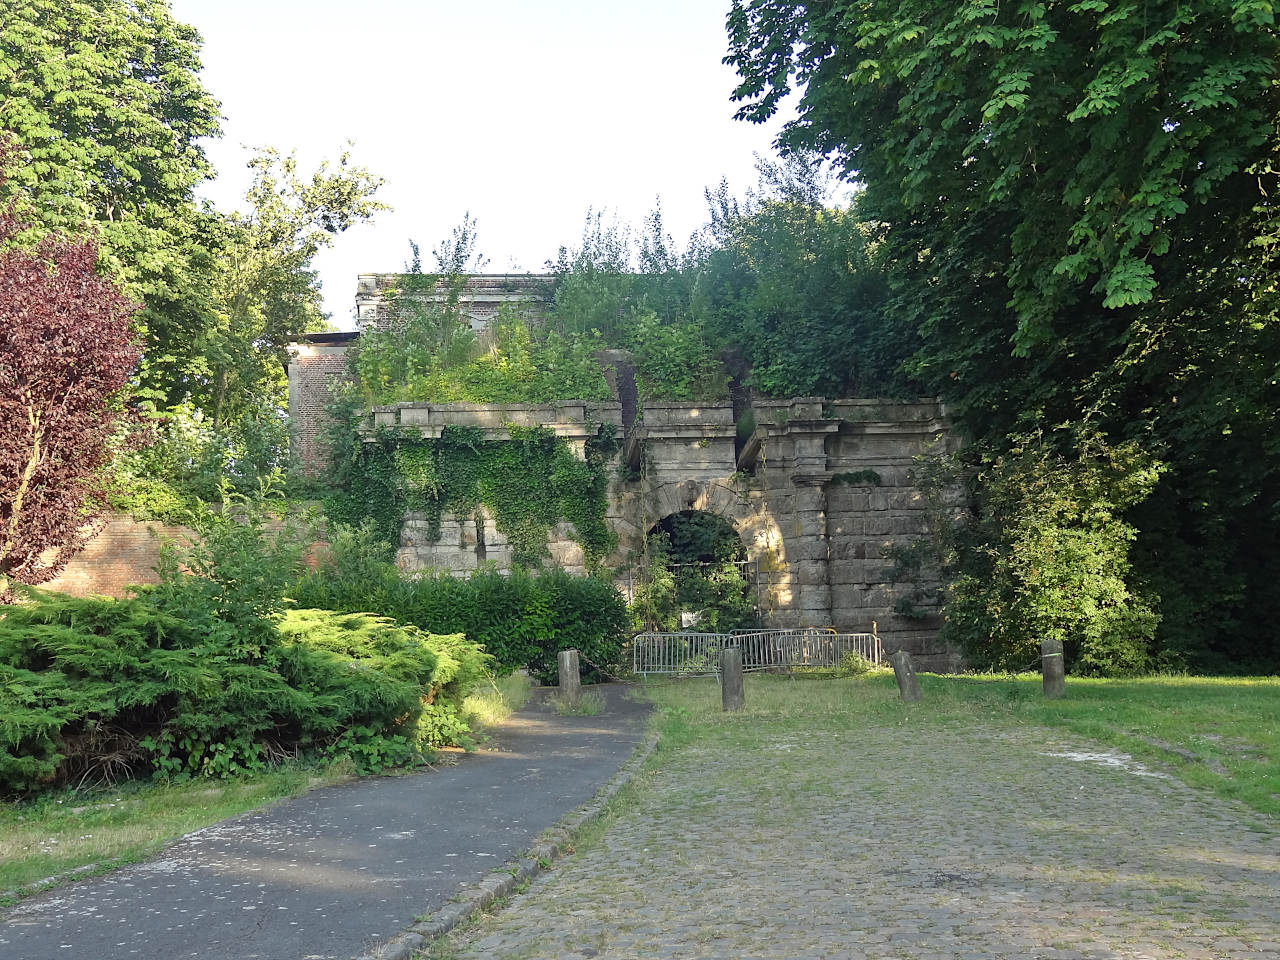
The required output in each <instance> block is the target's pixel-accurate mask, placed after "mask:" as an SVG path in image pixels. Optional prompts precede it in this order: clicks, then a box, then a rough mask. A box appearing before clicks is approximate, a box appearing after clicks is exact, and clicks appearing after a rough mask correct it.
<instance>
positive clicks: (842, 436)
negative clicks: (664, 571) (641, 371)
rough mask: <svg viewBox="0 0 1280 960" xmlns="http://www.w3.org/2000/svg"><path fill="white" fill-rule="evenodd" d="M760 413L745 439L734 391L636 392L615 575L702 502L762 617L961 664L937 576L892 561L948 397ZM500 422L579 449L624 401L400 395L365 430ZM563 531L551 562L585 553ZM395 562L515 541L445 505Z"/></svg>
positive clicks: (619, 481)
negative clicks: (721, 526) (914, 576)
mask: <svg viewBox="0 0 1280 960" xmlns="http://www.w3.org/2000/svg"><path fill="white" fill-rule="evenodd" d="M753 413H754V416H755V421H756V424H757V426H756V430H755V432H754V434H753V435H752V436H751V437H750V438H748V439H746V441H745V443H744V442H743V441H741V440H739V439H737V438H736V436H735V434H736V427H735V421H734V417H733V412H732V409H731V407H730V405H729V403H728V402H727V401H725V402H716V403H711V404H689V403H653V402H650V403H647V404H645V406H644V410H643V412H642V414H641V416H640V418H639V419H638V420H637V421H636V423H635V424H634V425H633V426H632V427H631V429H629V430H628V431H627V433H626V436H625V440H624V444H623V448H622V451H621V453H620V454H619V458H620V461H621V462H620V463H619V464H616V465H615V466H616V467H617V469H611V476H612V479H611V482H610V488H609V504H608V515H607V521H608V523H609V526H610V528H611V529H612V530H613V532H614V533H615V535H616V536H617V538H618V549H617V551H616V552H615V554H614V555H613V556H611V557H609V558H608V559H607V561H606V562H607V564H608V565H609V566H610V567H611V568H613V569H614V570H616V571H617V572H618V575H619V586H620V587H622V588H623V589H626V588H627V587H628V585H629V578H628V574H627V570H628V568H629V567H630V566H631V564H632V563H633V561H634V559H635V557H637V556H638V555H639V554H640V552H641V550H642V547H643V543H644V538H645V536H646V534H647V533H648V532H649V531H651V530H652V529H653V528H654V526H656V525H657V524H658V523H659V522H660V521H662V520H663V519H664V518H666V517H668V516H671V515H672V514H675V513H680V512H682V511H685V510H702V511H706V512H709V513H713V514H715V515H717V516H720V517H722V518H723V519H725V520H727V521H729V522H730V523H732V524H733V526H734V528H735V529H736V530H737V532H738V535H739V536H740V537H741V538H742V541H743V543H744V544H745V546H746V550H747V555H748V557H749V559H751V560H753V561H755V567H756V569H757V570H758V577H759V582H760V595H761V607H762V609H761V614H762V616H763V618H764V620H765V622H766V623H767V624H771V625H775V626H779V627H794V626H832V627H835V628H836V629H838V630H841V631H851V632H863V631H868V630H870V629H871V627H872V624H873V622H874V623H875V624H876V625H877V628H878V631H879V633H880V636H881V638H882V639H883V641H884V643H885V646H886V650H887V651H888V652H892V651H893V650H896V649H899V648H902V649H907V650H910V651H911V652H912V654H913V655H915V656H916V657H917V659H918V662H919V663H920V665H921V667H923V668H924V669H946V668H954V667H955V666H957V665H958V663H959V658H958V657H957V656H956V655H955V654H954V653H953V652H952V651H949V650H946V649H944V648H942V647H941V646H940V645H939V643H938V640H937V635H938V626H939V620H938V617H937V612H936V607H935V606H934V599H933V595H934V589H933V588H935V587H936V586H937V584H936V582H910V583H908V582H896V583H895V582H893V580H892V579H891V577H890V574H889V569H890V567H891V566H892V561H891V559H890V558H889V556H888V554H889V551H891V550H892V549H893V548H894V546H895V545H905V544H906V543H908V542H910V541H911V540H913V539H914V538H916V537H918V536H919V535H920V534H923V533H924V532H925V530H926V527H927V520H926V503H925V500H924V496H923V494H922V493H921V491H920V490H919V489H918V488H917V487H916V485H915V483H914V480H913V476H914V471H915V469H916V466H917V465H916V462H915V458H917V457H920V456H923V455H927V454H930V453H937V452H941V451H944V450H952V449H954V448H955V447H956V445H957V442H958V441H957V440H956V438H955V437H954V436H953V435H951V434H950V433H949V430H948V422H947V419H946V416H945V413H944V411H943V410H942V408H941V406H940V405H939V404H937V403H935V402H919V403H901V402H893V401H881V400H836V401H824V400H822V399H820V398H797V399H791V400H785V401H757V402H756V403H755V404H754V409H753ZM508 423H516V424H521V425H532V424H534V423H537V424H541V425H543V426H548V427H550V428H551V429H553V430H554V431H555V432H556V433H557V434H558V435H560V436H563V437H565V438H566V439H567V440H569V442H570V443H571V445H573V447H574V448H575V449H576V450H577V451H578V453H579V455H581V454H582V450H583V444H584V443H585V441H586V439H587V438H588V437H589V436H593V435H594V434H595V431H596V429H597V426H598V424H600V423H612V424H614V425H615V426H616V425H619V424H620V423H621V407H620V405H619V404H617V403H605V404H589V403H582V402H577V401H573V402H568V403H559V404H551V405H546V406H531V405H523V404H512V405H501V406H498V405H484V404H427V403H418V404H397V405H394V406H389V407H379V408H376V409H375V410H373V411H372V412H371V414H370V420H369V431H370V435H372V431H373V430H374V429H375V427H376V426H382V427H395V428H397V429H399V430H401V431H406V432H408V433H409V434H410V435H418V436H422V437H425V438H431V437H438V436H439V435H440V431H441V430H442V429H443V427H444V426H446V425H448V424H459V425H465V426H473V427H480V428H481V429H483V430H484V431H485V434H486V436H488V437H490V438H492V439H504V438H505V436H506V430H505V425H506V424H508ZM624 467H625V469H623V468H624ZM569 534H570V530H569V528H568V527H567V526H566V525H560V526H559V527H557V528H556V529H555V530H554V531H553V532H552V536H551V540H550V544H549V547H550V551H551V555H552V562H553V563H555V564H557V565H559V566H562V567H565V568H566V569H568V570H570V571H573V572H581V571H582V569H583V556H582V550H581V548H580V547H579V546H578V544H577V543H575V542H574V541H573V540H572V539H571V538H570V535H569ZM398 559H399V563H400V565H401V566H402V567H403V568H404V569H406V570H411V571H419V570H425V569H446V570H450V571H453V572H457V573H461V572H466V571H469V570H473V569H475V568H476V567H477V566H479V565H480V564H481V563H486V562H489V563H495V564H496V565H497V566H498V568H499V569H509V567H510V564H511V550H510V546H509V544H508V543H507V542H506V539H505V538H504V537H503V536H502V535H501V534H500V533H499V532H498V530H497V529H496V527H495V525H494V522H493V518H492V517H489V516H488V515H486V514H485V513H484V512H483V510H481V511H478V512H477V513H476V514H475V515H472V516H465V517H460V516H454V515H450V514H445V515H444V516H443V518H442V521H441V525H440V536H439V537H438V538H437V539H434V540H433V539H431V536H430V529H429V525H428V523H427V519H426V517H425V516H420V515H416V514H413V513H410V514H409V515H407V516H406V518H405V524H404V528H403V531H402V535H401V542H400V547H399V554H398ZM904 598H911V599H912V603H911V606H913V607H915V608H916V609H915V610H913V611H912V615H911V616H904V615H903V614H902V613H901V612H899V611H898V610H897V609H896V608H897V607H898V606H899V601H900V600H902V599H904Z"/></svg>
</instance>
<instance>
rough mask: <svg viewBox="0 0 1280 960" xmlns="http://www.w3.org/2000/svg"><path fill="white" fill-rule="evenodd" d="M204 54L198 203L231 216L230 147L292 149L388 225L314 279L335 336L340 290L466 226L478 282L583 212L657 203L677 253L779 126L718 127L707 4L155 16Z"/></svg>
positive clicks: (569, 1)
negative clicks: (211, 128) (207, 137)
mask: <svg viewBox="0 0 1280 960" xmlns="http://www.w3.org/2000/svg"><path fill="white" fill-rule="evenodd" d="M171 2H172V7H173V11H174V14H175V15H176V16H177V17H178V19H180V20H182V21H184V22H186V23H190V24H192V25H194V26H195V27H196V28H197V29H198V30H199V31H200V32H201V34H202V35H203V36H204V52H203V60H204V74H203V76H204V82H205V85H206V87H207V88H208V89H209V91H210V92H211V93H212V94H213V95H214V96H215V97H217V98H218V99H219V100H221V102H222V111H223V114H224V117H225V119H224V123H223V129H224V135H223V138H222V139H221V140H219V141H215V142H211V143H209V144H208V145H207V150H208V153H209V157H210V159H211V160H212V161H213V163H214V165H215V166H216V168H217V169H218V171H219V174H220V176H219V178H218V181H217V182H216V183H214V184H212V185H211V186H210V187H209V188H207V189H206V191H205V194H206V195H207V196H208V197H209V198H210V199H212V200H213V201H214V202H215V203H216V204H217V205H218V206H219V207H222V208H224V209H228V210H230V209H234V208H235V207H236V205H237V202H238V201H239V198H240V196H241V194H242V193H243V190H244V188H245V186H246V183H247V175H246V172H245V170H244V162H245V160H246V159H247V157H248V153H247V152H246V150H245V146H246V145H247V146H250V147H252V146H264V145H270V146H275V147H279V148H281V149H285V150H289V149H295V150H297V152H298V156H299V160H300V165H301V167H302V169H304V170H310V169H311V168H312V167H314V165H315V164H316V163H318V162H319V160H320V159H322V158H324V157H333V156H336V155H337V153H338V152H339V150H340V148H341V146H342V144H343V142H344V141H345V140H347V139H352V140H354V141H355V148H354V150H353V154H354V157H355V159H356V160H357V161H358V162H360V163H363V164H364V165H365V166H367V167H369V168H370V169H371V170H372V171H373V172H375V173H377V174H379V175H380V176H382V177H384V178H385V179H386V185H385V186H384V187H383V189H382V191H380V193H379V197H380V199H381V200H382V201H383V202H384V203H388V204H390V205H391V206H392V207H393V208H394V210H393V211H392V212H389V213H383V214H380V215H379V216H378V218H377V220H376V221H375V222H374V223H373V224H372V225H369V226H364V227H356V228H353V229H352V230H350V231H348V232H347V233H346V234H344V235H343V236H341V237H340V238H339V239H338V241H337V244H336V245H335V247H334V249H333V250H331V251H327V252H325V253H324V254H322V255H321V257H320V258H319V259H318V261H317V266H318V268H319V271H320V276H321V279H322V282H323V284H324V294H325V303H326V307H327V309H328V310H329V311H330V312H331V313H332V315H333V316H332V320H333V322H334V323H335V324H336V325H337V326H339V327H341V328H348V329H349V328H350V327H352V326H353V321H352V319H351V312H352V307H353V303H354V296H355V288H356V277H357V275H358V274H360V273H367V272H375V271H394V270H399V269H401V268H402V267H403V265H404V263H405V260H406V259H407V257H408V240H409V238H413V239H415V240H417V241H418V242H419V244H420V245H421V246H422V249H423V255H424V257H426V256H427V254H428V253H429V251H430V249H431V248H432V247H433V246H434V245H436V244H437V242H438V241H439V240H441V239H442V238H444V237H446V236H447V235H448V234H449V231H450V230H451V228H452V227H453V226H454V225H456V224H457V223H459V222H461V220H462V217H463V215H464V213H466V212H467V211H470V212H471V214H472V215H473V216H474V217H475V218H476V219H477V220H478V222H479V238H480V242H479V248H480V250H481V252H482V253H484V254H485V255H486V256H487V257H488V258H489V264H488V267H487V269H488V270H490V271H493V272H499V271H506V270H533V271H536V270H541V269H542V268H543V264H544V262H545V261H546V260H548V259H551V258H554V256H555V254H556V251H557V249H558V247H559V246H560V245H561V244H567V245H574V244H576V243H577V242H578V241H579V239H580V237H581V235H582V225H583V220H584V218H585V216H586V213H587V210H588V208H589V207H594V208H595V209H596V210H600V209H605V210H607V211H610V212H612V213H613V214H615V215H616V216H617V217H618V219H620V220H622V221H624V222H629V223H635V224H639V223H640V221H641V220H642V219H643V218H644V216H645V215H646V214H647V213H648V212H649V211H650V210H651V209H652V208H653V206H654V202H655V200H656V199H657V198H658V197H661V200H662V208H663V215H664V218H665V221H666V224H667V228H668V231H669V232H670V233H671V234H673V235H674V237H675V238H676V240H677V241H678V242H680V243H681V244H683V242H684V241H685V239H687V237H688V234H689V233H690V232H691V231H692V230H694V229H695V228H697V227H698V226H700V225H701V224H702V222H703V221H704V219H705V218H704V214H705V202H704V200H703V188H704V187H707V186H715V185H716V184H717V183H719V181H720V179H721V178H722V177H725V178H727V179H728V180H729V183H730V186H731V187H732V188H733V189H734V190H735V192H741V191H742V190H744V189H745V188H746V187H748V186H751V185H753V184H754V182H755V173H754V167H753V164H754V161H753V158H752V154H753V152H755V151H758V152H760V153H763V154H766V155H769V154H771V153H772V147H771V144H772V140H773V137H774V136H775V135H776V133H777V130H778V128H779V124H776V123H775V124H771V125H767V126H764V127H760V126H754V125H751V124H746V123H742V122H739V121H735V120H733V119H732V115H733V110H734V105H733V104H732V103H731V102H730V99H729V95H730V92H731V91H732V89H733V87H734V80H735V75H734V72H733V71H732V70H731V69H730V68H728V67H726V66H723V65H722V64H721V62H720V60H721V57H723V56H724V53H725V48H726V41H725V32H724V15H725V12H726V8H727V2H726V0H633V2H625V3H619V2H617V0H614V2H609V0H603V2H602V0H546V2H540V3H532V2H529V0H488V2H485V3H479V4H475V5H470V6H469V7H468V5H465V4H463V3H459V2H458V0H450V2H441V0H416V2H415V0H366V2H365V3H363V4H354V3H351V2H350V0H254V2H252V3H251V2H248V0H171Z"/></svg>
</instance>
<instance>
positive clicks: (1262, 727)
mask: <svg viewBox="0 0 1280 960" xmlns="http://www.w3.org/2000/svg"><path fill="white" fill-rule="evenodd" d="M920 684H921V688H922V690H923V692H924V701H923V702H922V703H919V704H914V705H910V706H908V705H906V704H903V703H902V702H901V701H899V700H898V698H897V689H896V687H895V685H894V681H893V676H892V674H885V673H875V674H869V675H867V676H863V677H854V678H847V679H834V680H826V679H811V678H803V679H801V678H797V679H790V678H786V677H770V676H750V677H748V678H747V707H746V710H744V711H743V712H742V713H740V714H733V715H726V714H724V713H722V712H721V709H720V690H719V686H718V685H717V683H716V682H715V681H714V680H705V681H699V680H689V681H683V682H679V683H654V684H647V685H646V686H645V688H644V689H645V691H646V693H647V694H648V695H649V696H650V697H652V699H653V700H654V701H655V702H656V703H657V705H658V707H659V714H658V716H659V722H660V723H661V725H662V733H663V746H664V747H666V748H673V747H678V746H680V745H681V744H684V743H689V742H692V741H694V740H696V739H698V738H699V737H700V736H702V734H703V733H704V732H705V731H707V730H708V729H709V728H719V727H722V726H725V725H733V726H735V727H740V728H741V731H740V732H741V733H742V734H743V735H744V736H745V737H746V740H745V741H744V742H743V744H742V745H743V746H744V747H749V746H750V744H749V742H747V741H749V740H750V739H751V737H750V734H749V733H748V726H749V724H750V723H751V722H752V721H761V720H767V721H770V724H769V725H770V727H771V728H772V729H773V730H776V729H777V728H778V726H782V727H784V728H795V729H797V730H803V729H814V728H816V727H825V728H834V729H843V728H849V727H857V726H858V725H865V724H876V725H886V724H887V725H893V726H897V727H902V728H905V729H910V728H913V727H921V728H924V727H928V726H929V725H931V724H974V723H982V724H984V725H988V726H992V725H994V726H1000V725H1018V726H1041V727H1047V728H1060V729H1063V730H1066V731H1069V732H1070V733H1073V734H1076V735H1078V736H1081V737H1085V738H1088V739H1091V740H1095V741H1098V742H1101V743H1104V744H1108V745H1110V746H1114V747H1117V748H1119V749H1121V750H1123V751H1124V752H1126V753H1129V754H1132V755H1134V756H1137V757H1141V758H1143V759H1145V760H1150V761H1153V762H1155V763H1159V764H1160V765H1161V766H1162V767H1164V768H1165V769H1167V770H1168V771H1170V772H1171V773H1173V774H1175V775H1177V776H1178V777H1180V778H1181V779H1182V780H1184V781H1185V782H1186V783H1188V784H1190V785H1192V786H1195V787H1199V788H1202V789H1206V790H1211V791H1213V792H1214V793H1216V794H1218V795H1219V796H1222V797H1228V798H1231V799H1233V800H1238V801H1240V802H1241V803H1244V804H1247V805H1248V806H1250V807H1252V808H1253V809H1255V810H1257V811H1259V812H1262V813H1265V814H1269V815H1271V816H1280V678H1277V677H1268V678H1257V677H1253V678H1239V677H1233V678H1218V677H1173V676H1171V677H1146V678H1141V679H1134V680H1087V679H1078V678H1069V680H1068V688H1067V689H1068V693H1067V696H1066V697H1065V698H1064V699H1062V700H1057V701H1049V700H1045V699H1044V698H1043V697H1042V696H1041V694H1040V678H1039V676H1038V675H1027V676H1018V677H991V676H949V677H942V676H933V675H927V674H926V675H921V677H920ZM735 732H738V731H735ZM735 739H737V737H735ZM660 749H661V748H660Z"/></svg>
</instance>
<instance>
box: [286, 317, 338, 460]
mask: <svg viewBox="0 0 1280 960" xmlns="http://www.w3.org/2000/svg"><path fill="white" fill-rule="evenodd" d="M348 339H349V338H348ZM347 346H348V343H347V342H345V341H342V342H333V343H323V342H308V341H307V340H303V341H300V342H298V343H297V344H295V345H294V346H293V347H292V353H293V359H292V360H291V362H290V363H289V418H290V421H291V428H292V431H293V438H294V439H293V444H294V448H293V456H294V458H295V459H296V460H297V462H299V463H300V464H301V465H302V469H303V472H304V473H307V474H316V473H320V472H323V470H324V467H325V463H326V453H325V450H324V445H323V443H322V442H321V436H320V434H321V431H322V430H323V428H324V424H325V422H326V421H327V419H328V418H327V415H326V414H325V408H326V407H327V406H328V405H329V403H330V402H332V400H333V388H334V385H335V384H336V383H337V382H339V381H340V380H341V379H342V377H343V376H344V375H345V373H346V367H347Z"/></svg>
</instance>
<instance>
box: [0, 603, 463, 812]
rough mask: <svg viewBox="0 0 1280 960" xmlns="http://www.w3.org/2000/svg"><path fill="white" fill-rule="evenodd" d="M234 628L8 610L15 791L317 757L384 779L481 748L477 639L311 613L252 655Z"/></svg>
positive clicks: (158, 614)
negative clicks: (431, 748) (406, 767)
mask: <svg viewBox="0 0 1280 960" xmlns="http://www.w3.org/2000/svg"><path fill="white" fill-rule="evenodd" d="M194 622H200V621H194ZM205 626H206V627H207V626H208V625H207V624H205ZM234 632H235V631H220V630H215V629H202V628H197V627H196V626H194V625H193V621H192V620H190V619H188V618H183V617H181V616H178V615H176V614H175V613H173V612H171V611H167V610H166V609H164V608H162V607H161V606H160V605H158V604H156V603H154V602H152V601H151V600H150V599H149V598H146V597H143V598H138V599H128V600H109V599H105V598H96V597H95V598H76V597H66V596H60V595H56V594H47V593H41V592H32V594H31V596H30V597H29V598H28V600H27V602H25V603H22V604H20V605H18V606H12V607H7V608H5V610H4V612H3V615H2V616H0V792H3V793H5V794H16V793H27V792H31V791H34V790H37V789H40V788H43V787H48V786H56V785H62V784H77V783H81V782H111V781H114V780H119V779H122V778H124V777H131V776H140V775H148V774H153V773H158V774H161V775H165V776H172V777H179V778H182V777H188V776H226V775H232V774H237V773H240V772H244V771H252V770H256V769H261V768H263V767H265V766H266V765H267V764H269V763H271V762H272V761H274V760H277V759H282V758H284V757H291V756H296V755H299V754H302V753H318V754H327V755H336V754H341V753H346V754H350V755H351V756H352V758H353V759H354V760H355V762H356V765H357V768H358V769H361V770H372V769H377V768H380V767H383V766H386V765H389V764H393V763H400V762H404V761H406V760H409V759H412V758H413V756H414V755H415V754H416V753H417V752H419V751H420V750H421V748H422V747H423V745H425V744H428V743H449V742H457V741H458V740H460V739H463V738H465V735H466V728H465V724H464V723H463V722H462V720H461V718H460V707H461V701H462V698H463V697H464V696H465V695H466V692H467V690H468V688H469V687H470V685H471V684H473V683H474V682H475V681H476V680H477V679H478V678H479V677H480V676H481V675H482V674H483V672H484V668H485V664H486V658H485V657H484V655H483V654H482V653H481V652H480V651H479V648H478V647H477V646H476V645H475V644H471V643H468V642H467V641H466V640H465V639H464V638H462V637H459V636H444V637H437V636H431V635H429V634H426V633H425V632H423V631H421V630H417V629H414V628H412V627H410V628H402V627H399V626H397V625H395V624H393V623H391V622H390V621H387V620H383V619H379V618H376V617H371V616H363V617H352V616H346V617H340V616H337V615H335V614H333V613H331V612H329V611H307V610H298V611H293V612H291V613H290V614H288V615H287V616H286V617H285V618H284V620H283V622H282V623H280V625H279V626H278V627H277V626H275V625H274V624H273V623H272V622H271V621H266V622H265V625H264V627H263V629H262V630H261V631H259V632H258V634H257V636H256V637H255V643H253V644H251V645H250V644H243V643H240V642H238V641H237V640H236V639H235V637H234V636H230V634H234Z"/></svg>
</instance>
